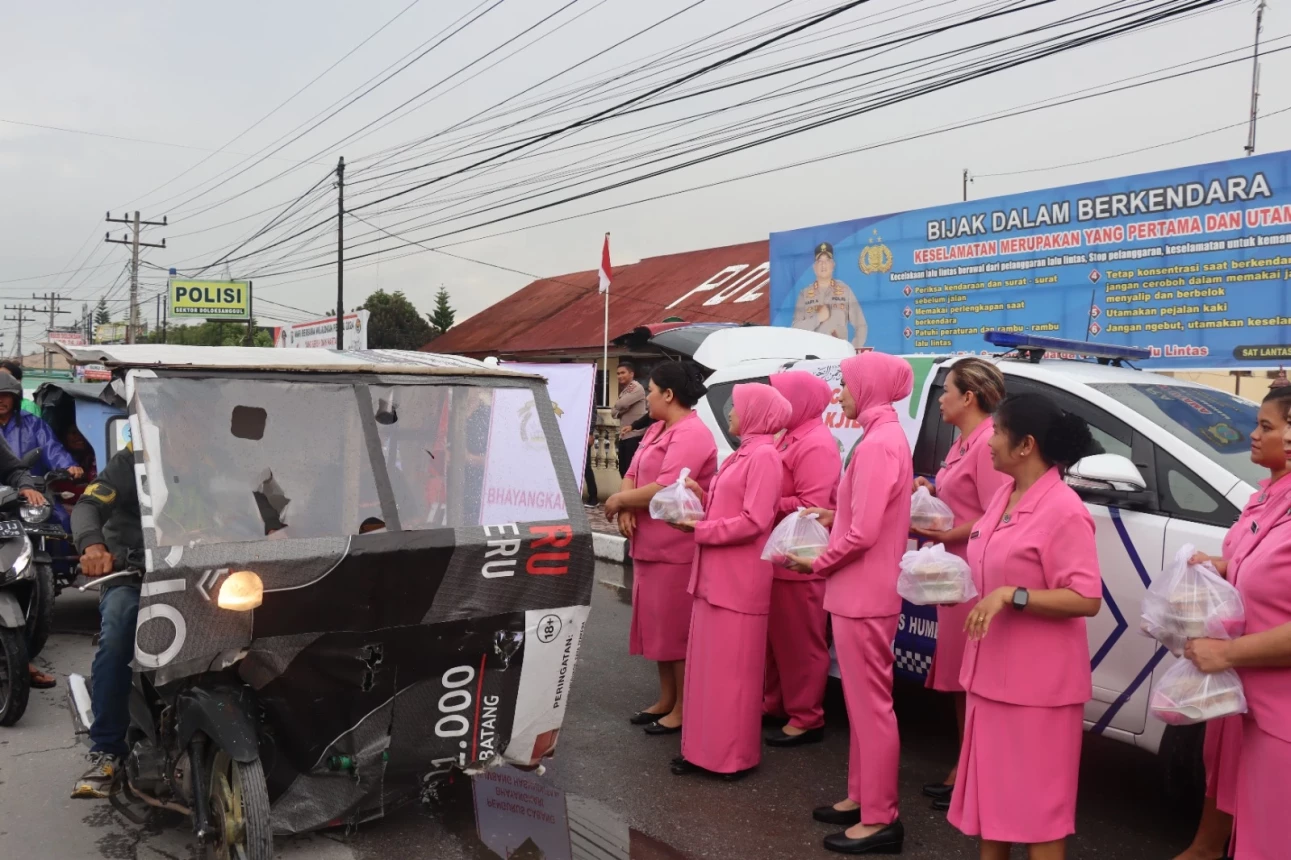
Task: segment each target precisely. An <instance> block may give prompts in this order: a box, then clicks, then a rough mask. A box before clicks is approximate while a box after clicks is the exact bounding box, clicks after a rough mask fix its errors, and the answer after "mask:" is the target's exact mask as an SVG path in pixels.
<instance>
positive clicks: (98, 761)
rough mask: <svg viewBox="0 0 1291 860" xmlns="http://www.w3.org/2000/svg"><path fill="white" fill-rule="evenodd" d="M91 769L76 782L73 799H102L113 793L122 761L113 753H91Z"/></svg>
mask: <svg viewBox="0 0 1291 860" xmlns="http://www.w3.org/2000/svg"><path fill="white" fill-rule="evenodd" d="M89 760H90V769H89V770H87V771H86V772H85V773H84V774H83V775H82V776H81V778H80V779H78V780H77V781H76V785H75V787H73V788H72V797H73V798H101V797H107V796H108V795H109V794H111V793H112V784H113V783H114V782H115V781H116V778H117V773H118V772H119V771H120V767H121V760H120V759H119V758H117V757H116V756H114V755H112V754H111V753H104V752H97V753H90V755H89Z"/></svg>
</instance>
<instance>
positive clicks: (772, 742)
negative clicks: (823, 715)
mask: <svg viewBox="0 0 1291 860" xmlns="http://www.w3.org/2000/svg"><path fill="white" fill-rule="evenodd" d="M824 739H825V727H824V726H821V727H820V728H818V729H808V730H807V731H805V732H803V733H802V734H800V735H786V734H785V733H784V732H783V731H780V732H775V733H774V734H770V735H767V738H766V741H767V746H769V747H780V748H782V749H783V748H786V747H803V746H806V745H807V744H818V743H820V742H821V741H823V740H824Z"/></svg>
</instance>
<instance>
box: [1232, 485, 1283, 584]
mask: <svg viewBox="0 0 1291 860" xmlns="http://www.w3.org/2000/svg"><path fill="white" fill-rule="evenodd" d="M1288 499H1291V479H1288V476H1283V478H1282V480H1280V481H1278V482H1277V483H1273V482H1272V481H1270V480H1269V479H1268V478H1265V479H1264V480H1263V481H1260V488H1259V489H1258V490H1256V491H1255V492H1254V493H1253V494H1252V495H1251V498H1250V501H1248V502H1247V503H1246V507H1244V508H1242V514H1241V516H1239V517H1238V518H1237V522H1236V523H1234V524H1233V527H1232V528H1231V529H1229V530H1228V534H1226V535H1224V548H1223V550H1221V557H1223V558H1226V559H1232V558H1233V557H1234V556H1235V555H1237V554H1238V553H1239V552H1242V550H1243V549H1244V548H1245V547H1246V543H1247V541H1249V540H1251V539H1252V538H1254V537H1255V536H1257V535H1258V534H1259V533H1260V529H1261V528H1267V527H1268V526H1269V525H1271V524H1272V523H1273V522H1274V521H1275V520H1277V519H1278V518H1279V517H1281V516H1282V514H1284V513H1286V508H1287V504H1288ZM1229 578H1230V580H1231V578H1232V573H1231V572H1230V573H1229Z"/></svg>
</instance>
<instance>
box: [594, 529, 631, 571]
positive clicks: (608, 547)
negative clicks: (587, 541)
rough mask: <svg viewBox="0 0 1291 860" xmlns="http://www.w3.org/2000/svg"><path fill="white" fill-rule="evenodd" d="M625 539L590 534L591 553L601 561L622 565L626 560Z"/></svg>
mask: <svg viewBox="0 0 1291 860" xmlns="http://www.w3.org/2000/svg"><path fill="white" fill-rule="evenodd" d="M627 544H628V541H627V538H624V537H622V536H620V535H606V534H601V533H600V532H592V551H593V552H594V553H595V554H596V557H597V558H599V559H601V560H602V561H613V562H617V563H619V564H622V563H623V562H624V560H626V558H627Z"/></svg>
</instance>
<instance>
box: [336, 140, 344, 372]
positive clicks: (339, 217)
mask: <svg viewBox="0 0 1291 860" xmlns="http://www.w3.org/2000/svg"><path fill="white" fill-rule="evenodd" d="M336 348H337V349H338V350H341V349H344V348H345V156H343V155H342V156H341V160H340V161H338V162H336Z"/></svg>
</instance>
